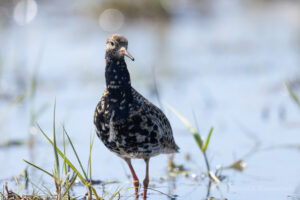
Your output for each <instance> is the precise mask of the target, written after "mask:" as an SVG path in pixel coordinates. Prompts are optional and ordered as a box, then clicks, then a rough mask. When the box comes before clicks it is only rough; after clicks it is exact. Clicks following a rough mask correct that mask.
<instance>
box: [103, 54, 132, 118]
mask: <svg viewBox="0 0 300 200" xmlns="http://www.w3.org/2000/svg"><path fill="white" fill-rule="evenodd" d="M105 79H106V89H107V91H108V96H107V97H108V101H109V104H110V109H112V110H113V111H114V112H115V116H114V120H118V119H123V118H126V117H128V115H129V105H130V103H132V100H133V97H132V92H131V83H130V75H129V72H128V69H127V66H126V63H125V60H124V58H121V59H115V60H114V59H107V58H106V68H105Z"/></svg>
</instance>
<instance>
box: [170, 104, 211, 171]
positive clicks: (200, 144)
mask: <svg viewBox="0 0 300 200" xmlns="http://www.w3.org/2000/svg"><path fill="white" fill-rule="evenodd" d="M168 108H169V109H170V110H171V111H172V112H173V113H174V114H175V115H176V116H177V117H178V118H179V119H180V120H181V121H182V122H183V123H184V124H185V125H186V126H187V127H188V128H189V130H190V132H191V133H192V135H193V137H194V140H195V142H196V144H197V145H198V147H199V149H200V151H201V152H202V154H203V156H204V160H205V164H206V168H207V172H208V174H209V173H210V164H209V161H208V159H207V154H206V151H207V147H208V144H209V142H210V139H211V136H212V133H213V131H214V127H213V126H212V127H211V129H210V131H209V133H208V136H207V138H206V140H204V139H202V137H201V135H200V133H199V132H198V131H197V130H196V128H195V127H194V126H193V125H192V124H191V123H190V122H189V121H188V120H187V119H186V118H185V117H183V116H182V115H181V114H180V113H179V112H177V111H176V110H175V109H174V108H173V107H171V106H170V105H168Z"/></svg>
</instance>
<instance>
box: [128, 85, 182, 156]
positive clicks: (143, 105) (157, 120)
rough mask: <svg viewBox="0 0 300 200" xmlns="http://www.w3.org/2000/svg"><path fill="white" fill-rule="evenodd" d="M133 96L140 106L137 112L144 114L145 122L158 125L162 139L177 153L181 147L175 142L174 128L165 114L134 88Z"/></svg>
mask: <svg viewBox="0 0 300 200" xmlns="http://www.w3.org/2000/svg"><path fill="white" fill-rule="evenodd" d="M132 95H133V99H134V100H135V101H136V102H135V103H136V104H137V105H138V109H137V110H136V112H138V113H144V116H145V117H146V119H145V120H147V122H148V123H151V122H152V123H153V126H155V125H156V126H157V127H158V130H159V131H158V133H159V134H160V137H162V139H163V143H164V144H165V146H166V147H167V148H169V149H172V150H175V151H176V152H177V151H178V150H179V147H178V146H177V145H176V143H175V141H174V138H173V131H172V127H171V124H170V122H169V120H168V119H167V117H166V116H165V114H164V113H163V112H162V111H161V110H160V109H159V108H158V107H156V106H155V105H154V104H152V103H151V102H150V101H148V100H147V99H146V98H145V97H143V96H142V95H141V94H140V93H139V92H137V91H136V90H135V89H134V88H132Z"/></svg>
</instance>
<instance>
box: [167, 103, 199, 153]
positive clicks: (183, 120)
mask: <svg viewBox="0 0 300 200" xmlns="http://www.w3.org/2000/svg"><path fill="white" fill-rule="evenodd" d="M167 107H168V108H169V109H170V110H171V111H172V112H173V113H174V114H175V115H176V116H177V117H178V118H179V119H180V120H181V121H182V122H183V123H184V124H185V125H186V126H187V127H188V128H189V130H190V132H191V133H192V134H193V136H194V139H195V141H196V143H197V144H198V146H199V148H200V149H201V151H202V149H203V140H202V139H201V137H200V135H199V133H198V132H197V130H196V129H195V128H194V127H193V125H192V124H191V123H190V122H189V121H188V120H187V119H186V118H185V117H183V116H182V115H181V114H180V113H179V112H177V111H176V110H175V109H174V108H173V107H172V106H170V105H167Z"/></svg>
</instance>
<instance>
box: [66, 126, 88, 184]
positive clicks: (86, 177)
mask: <svg viewBox="0 0 300 200" xmlns="http://www.w3.org/2000/svg"><path fill="white" fill-rule="evenodd" d="M63 131H64V133H65V134H66V136H67V138H68V140H69V142H70V144H71V147H72V149H73V151H74V154H75V156H76V158H77V161H78V163H79V165H80V168H81V170H82V172H83V174H84V177H85V179H86V180H88V176H87V174H86V172H85V170H84V168H83V166H82V163H81V161H80V159H79V156H78V154H77V152H76V149H75V147H74V145H73V143H72V140H71V138H70V137H69V135H68V133H67V131H66V129H65V127H63Z"/></svg>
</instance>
